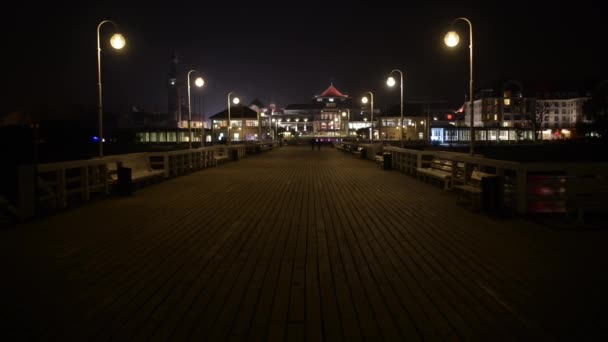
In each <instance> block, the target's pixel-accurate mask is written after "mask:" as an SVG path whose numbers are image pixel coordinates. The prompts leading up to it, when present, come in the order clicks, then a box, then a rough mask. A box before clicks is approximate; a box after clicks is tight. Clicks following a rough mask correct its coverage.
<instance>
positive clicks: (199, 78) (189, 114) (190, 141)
mask: <svg viewBox="0 0 608 342" xmlns="http://www.w3.org/2000/svg"><path fill="white" fill-rule="evenodd" d="M193 72H198V71H196V70H190V71H188V76H187V78H188V148H189V149H191V148H192V108H191V107H192V106H191V105H190V74H191V73H193ZM194 84H195V85H196V86H197V87H199V88H200V87H202V86H203V84H205V81H204V80H203V78H202V77H197V78H196V80H195V81H194ZM202 123H203V122H202V120H201V125H202ZM201 139H202V134H201Z"/></svg>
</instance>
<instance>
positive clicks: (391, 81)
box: [386, 69, 403, 147]
mask: <svg viewBox="0 0 608 342" xmlns="http://www.w3.org/2000/svg"><path fill="white" fill-rule="evenodd" d="M394 72H398V73H399V76H400V82H399V84H400V86H401V110H400V113H401V120H400V121H399V125H398V126H399V129H400V131H401V133H400V140H401V147H403V72H402V71H401V70H399V69H394V70H393V71H391V72H390V74H389V77H388V79H387V80H386V84H387V85H388V86H389V87H394V86H395V84H396V83H397V81H396V80H395V78H394V77H393V76H391V75H392V74H393V73H394Z"/></svg>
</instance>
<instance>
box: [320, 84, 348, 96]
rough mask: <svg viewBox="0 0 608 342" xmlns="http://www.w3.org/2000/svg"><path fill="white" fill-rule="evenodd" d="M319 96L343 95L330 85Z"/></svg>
mask: <svg viewBox="0 0 608 342" xmlns="http://www.w3.org/2000/svg"><path fill="white" fill-rule="evenodd" d="M319 97H345V95H343V94H342V93H341V92H340V91H339V90H338V89H336V87H334V85H333V84H332V85H330V86H329V88H327V89H325V91H324V92H323V94H321V95H319Z"/></svg>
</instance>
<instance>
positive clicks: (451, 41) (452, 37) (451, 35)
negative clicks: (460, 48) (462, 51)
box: [443, 31, 460, 47]
mask: <svg viewBox="0 0 608 342" xmlns="http://www.w3.org/2000/svg"><path fill="white" fill-rule="evenodd" d="M443 41H444V43H445V45H447V46H449V47H454V46H456V45H458V42H460V37H458V33H456V31H449V32H448V33H446V34H445V37H444V38H443Z"/></svg>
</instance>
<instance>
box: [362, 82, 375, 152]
mask: <svg viewBox="0 0 608 342" xmlns="http://www.w3.org/2000/svg"><path fill="white" fill-rule="evenodd" d="M365 93H366V94H369V97H370V98H369V99H368V98H367V96H363V97H362V98H361V102H363V103H364V104H365V103H368V102H370V112H371V118H370V120H369V121H370V124H371V133H370V135H369V142H370V143H372V142H373V141H374V94H373V93H372V92H371V91H368V92H365Z"/></svg>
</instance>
